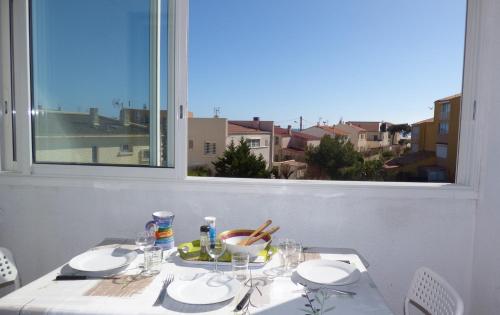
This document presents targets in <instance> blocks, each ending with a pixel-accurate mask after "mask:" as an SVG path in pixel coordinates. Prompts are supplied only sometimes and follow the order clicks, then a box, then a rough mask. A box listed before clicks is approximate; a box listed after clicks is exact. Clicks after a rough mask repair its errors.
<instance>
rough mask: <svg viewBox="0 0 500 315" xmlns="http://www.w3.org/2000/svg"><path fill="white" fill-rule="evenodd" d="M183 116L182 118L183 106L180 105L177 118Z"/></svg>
mask: <svg viewBox="0 0 500 315" xmlns="http://www.w3.org/2000/svg"><path fill="white" fill-rule="evenodd" d="M183 118H184V106H183V105H180V106H179V119H183Z"/></svg>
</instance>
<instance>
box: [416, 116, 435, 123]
mask: <svg viewBox="0 0 500 315" xmlns="http://www.w3.org/2000/svg"><path fill="white" fill-rule="evenodd" d="M433 121H434V117H431V118H428V119H425V120H422V121H418V122H416V123H413V125H420V124H423V123H429V122H433Z"/></svg>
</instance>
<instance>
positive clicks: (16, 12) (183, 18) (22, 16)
mask: <svg viewBox="0 0 500 315" xmlns="http://www.w3.org/2000/svg"><path fill="white" fill-rule="evenodd" d="M1 1H8V0H1ZM160 1H161V0H150V2H151V3H152V4H154V3H156V5H157V8H158V5H159V4H158V3H159V2H160ZM13 4H14V7H13V28H14V30H15V33H16V36H15V37H14V38H13V45H14V50H15V51H16V58H15V60H14V62H13V65H14V68H15V69H16V71H15V74H16V76H15V82H14V87H15V89H14V96H15V99H16V100H18V103H19V106H18V111H17V117H16V122H17V127H18V128H17V129H16V131H17V134H18V140H17V148H18V163H17V165H16V166H15V167H9V168H5V169H6V170H11V171H16V172H19V173H22V174H34V175H63V176H64V175H71V176H120V177H123V174H126V176H127V177H128V176H130V177H148V178H167V179H172V178H179V179H180V178H185V177H186V176H187V151H186V150H185V149H186V147H187V143H186V142H187V140H186V139H187V117H186V115H185V113H187V112H188V111H187V106H186V104H187V10H188V5H187V3H186V1H183V0H169V5H170V8H171V9H172V10H169V19H170V20H171V21H172V23H173V24H172V25H173V38H169V41H170V42H169V46H170V47H172V50H170V51H169V53H170V54H171V56H172V57H171V60H169V62H171V63H172V64H173V65H172V66H171V67H170V68H169V71H172V75H171V77H170V78H169V79H170V80H169V81H172V82H167V84H169V85H171V86H169V87H168V91H169V97H171V98H172V99H171V101H172V102H173V108H174V115H172V116H171V117H172V119H171V120H170V121H169V123H171V124H172V123H173V125H174V127H173V129H174V130H175V132H174V135H173V138H174V139H173V140H174V141H173V142H174V146H173V151H174V153H173V154H174V156H173V160H174V161H175V162H174V163H175V164H174V167H171V168H163V167H148V166H144V165H137V166H136V165H133V166H128V165H123V166H122V165H116V166H106V165H74V164H57V163H50V164H36V163H33V154H32V153H33V149H32V128H31V127H32V126H31V119H32V117H31V116H32V115H31V112H32V110H31V108H30V104H31V92H30V91H31V72H30V68H31V59H30V54H31V47H30V44H31V43H30V21H29V5H30V0H16V1H14V2H13ZM170 23H171V22H170V21H169V23H168V24H170ZM171 37H172V36H171ZM2 38H3V36H2ZM169 59H170V57H169ZM157 72H158V73H156V76H159V71H157ZM151 93H152V95H157V94H158V93H159V92H158V91H155V90H153V91H151ZM169 116H170V115H169ZM157 118H158V119H157V120H159V117H157ZM157 129H158V131H157V132H158V133H159V128H157ZM169 134H171V133H169Z"/></svg>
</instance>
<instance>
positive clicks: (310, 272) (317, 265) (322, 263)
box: [297, 259, 361, 285]
mask: <svg viewBox="0 0 500 315" xmlns="http://www.w3.org/2000/svg"><path fill="white" fill-rule="evenodd" d="M297 273H298V274H299V276H301V277H302V278H304V279H306V280H309V281H311V282H314V283H319V284H328V285H346V284H351V283H354V282H356V281H358V280H359V277H360V275H361V273H360V272H359V270H358V269H357V268H356V267H354V266H353V265H351V264H346V263H344V262H341V261H336V260H326V259H317V260H309V261H306V262H303V263H301V264H300V265H299V266H298V267H297Z"/></svg>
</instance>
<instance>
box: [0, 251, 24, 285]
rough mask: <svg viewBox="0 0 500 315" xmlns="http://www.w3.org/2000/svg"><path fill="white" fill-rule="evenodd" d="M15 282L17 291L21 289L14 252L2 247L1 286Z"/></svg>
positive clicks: (0, 261) (0, 255)
mask: <svg viewBox="0 0 500 315" xmlns="http://www.w3.org/2000/svg"><path fill="white" fill-rule="evenodd" d="M11 281H13V282H14V285H15V287H16V289H18V288H19V287H20V283H19V274H18V271H17V267H16V264H15V262H14V256H13V255H12V252H11V251H10V250H8V249H7V248H5V247H0V284H3V283H6V282H11Z"/></svg>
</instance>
